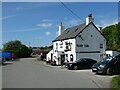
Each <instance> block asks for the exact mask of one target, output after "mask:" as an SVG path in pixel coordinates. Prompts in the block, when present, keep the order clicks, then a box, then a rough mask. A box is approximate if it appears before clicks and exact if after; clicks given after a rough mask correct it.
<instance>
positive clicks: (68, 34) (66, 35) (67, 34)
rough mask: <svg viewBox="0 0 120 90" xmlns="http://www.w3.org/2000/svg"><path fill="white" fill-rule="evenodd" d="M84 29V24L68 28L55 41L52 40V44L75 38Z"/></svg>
mask: <svg viewBox="0 0 120 90" xmlns="http://www.w3.org/2000/svg"><path fill="white" fill-rule="evenodd" d="M84 27H86V25H85V24H80V25H77V26H74V27H71V28H68V29H66V30H64V31H63V32H62V34H61V35H60V36H58V37H57V38H56V39H55V40H53V42H55V41H60V40H65V39H70V38H75V37H76V36H77V35H78V34H79V33H80V32H81V31H82V30H83V29H84Z"/></svg>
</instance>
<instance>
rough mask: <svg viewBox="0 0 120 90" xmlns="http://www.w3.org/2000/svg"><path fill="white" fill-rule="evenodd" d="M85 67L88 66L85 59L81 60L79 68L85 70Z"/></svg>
mask: <svg viewBox="0 0 120 90" xmlns="http://www.w3.org/2000/svg"><path fill="white" fill-rule="evenodd" d="M87 65H88V61H87V59H82V60H81V65H80V66H81V68H82V69H86V68H87Z"/></svg>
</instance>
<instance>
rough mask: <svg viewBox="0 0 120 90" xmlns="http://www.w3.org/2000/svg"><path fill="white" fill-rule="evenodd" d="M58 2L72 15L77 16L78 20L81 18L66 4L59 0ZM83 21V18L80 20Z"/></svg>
mask: <svg viewBox="0 0 120 90" xmlns="http://www.w3.org/2000/svg"><path fill="white" fill-rule="evenodd" d="M59 1H60V3H61V4H62V5H63V6H64V7H65V8H66V9H67V10H69V11H70V12H71V13H72V14H73V15H75V16H76V17H77V18H79V19H80V20H82V19H81V18H80V17H79V16H78V15H77V14H76V13H74V12H73V11H72V10H71V9H70V8H69V7H68V6H67V5H65V4H64V3H63V2H62V1H61V0H59ZM82 21H83V22H85V21H84V20H82Z"/></svg>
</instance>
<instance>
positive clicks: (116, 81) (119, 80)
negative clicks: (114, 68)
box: [111, 76, 120, 90]
mask: <svg viewBox="0 0 120 90" xmlns="http://www.w3.org/2000/svg"><path fill="white" fill-rule="evenodd" d="M111 88H113V89H115V90H120V76H116V77H113V78H112V81H111Z"/></svg>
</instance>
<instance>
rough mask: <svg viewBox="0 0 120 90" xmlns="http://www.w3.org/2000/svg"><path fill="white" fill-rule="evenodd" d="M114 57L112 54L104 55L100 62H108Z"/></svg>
mask: <svg viewBox="0 0 120 90" xmlns="http://www.w3.org/2000/svg"><path fill="white" fill-rule="evenodd" d="M113 58H114V57H112V56H109V57H106V58H104V59H103V60H101V62H108V61H111V60H112V59H113Z"/></svg>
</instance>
